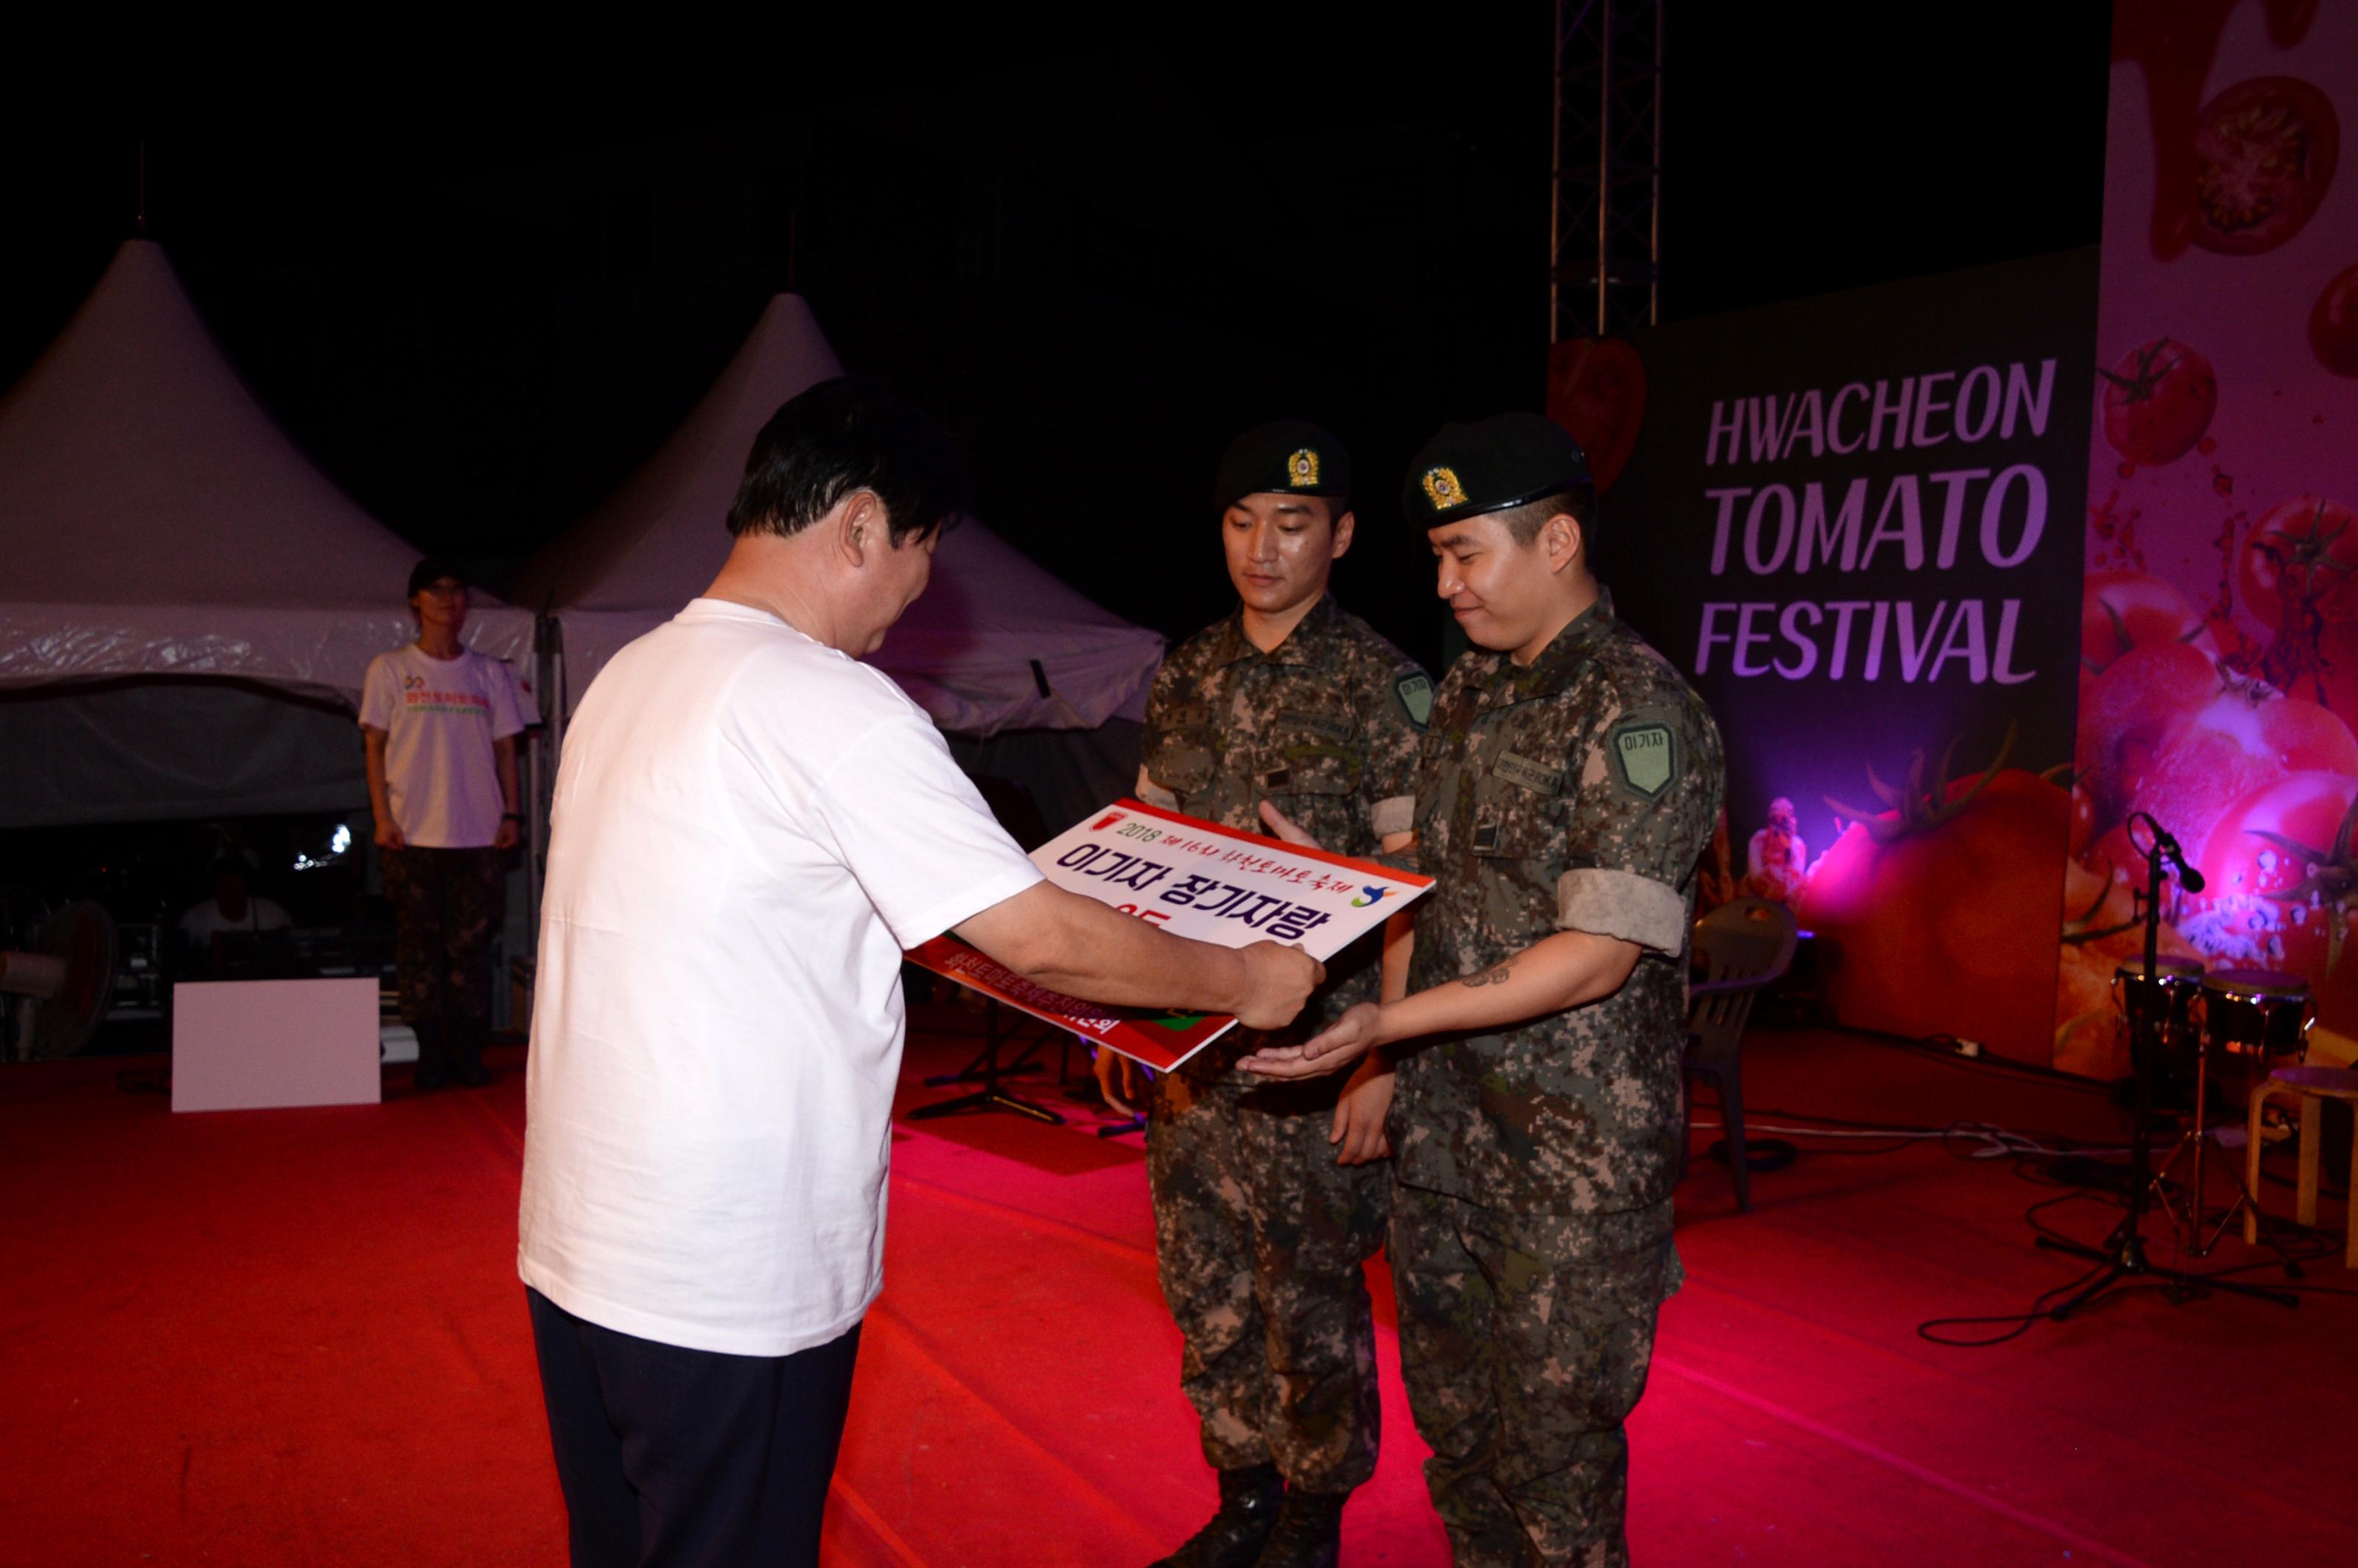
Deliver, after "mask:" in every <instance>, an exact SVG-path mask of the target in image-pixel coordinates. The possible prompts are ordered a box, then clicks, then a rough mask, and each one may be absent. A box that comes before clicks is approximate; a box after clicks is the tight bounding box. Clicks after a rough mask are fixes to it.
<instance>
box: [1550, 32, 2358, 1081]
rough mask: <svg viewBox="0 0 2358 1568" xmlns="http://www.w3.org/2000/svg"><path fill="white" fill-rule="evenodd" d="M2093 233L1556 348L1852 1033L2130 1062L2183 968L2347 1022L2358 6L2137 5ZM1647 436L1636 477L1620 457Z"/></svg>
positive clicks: (1663, 610)
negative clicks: (2257, 979) (2123, 999)
mask: <svg viewBox="0 0 2358 1568" xmlns="http://www.w3.org/2000/svg"><path fill="white" fill-rule="evenodd" d="M2114 15H2115V35H2114V39H2113V57H2114V63H2113V72H2112V85H2111V104H2110V123H2109V130H2108V136H2107V152H2106V168H2105V181H2104V227H2103V234H2104V243H2103V245H2102V247H2101V251H2100V252H2093V253H2078V254H2066V255H2059V256H2052V257H2047V258H2042V259H2035V260H2032V261H2027V262H2021V263H2014V264H2008V265H2002V266H1994V267H1985V268H1981V269H1977V270H1974V271H1970V272H1962V273H1957V274H1954V275H1951V276H1942V277H1934V278H1929V279H1924V280H1920V281H1918V282H1913V283H1907V284H1900V285H1895V286H1892V287H1885V288H1877V289H1869V290H1862V291H1858V292H1856V293H1852V294H1845V295H1839V296H1832V297H1826V298H1823V299H1817V300H1810V301H1804V302H1801V303H1800V304H1796V305H1791V306H1784V307H1778V308H1771V309H1765V310H1759V311H1753V312H1747V313H1744V314H1741V315H1734V316H1728V317H1723V318H1719V319H1713V320H1704V321H1695V322H1689V323H1682V324H1679V325H1675V326H1671V327H1666V328H1661V329H1658V330H1650V331H1648V332H1644V333H1641V334H1639V335H1637V336H1636V337H1635V338H1633V339H1632V340H1631V341H1628V342H1621V341H1584V342H1574V343H1564V344H1559V345H1557V347H1556V350H1555V351H1554V352H1553V355H1552V362H1551V366H1550V373H1551V385H1550V399H1549V407H1550V412H1551V413H1552V414H1553V415H1554V416H1556V417H1557V418H1558V419H1559V420H1560V421H1562V422H1563V424H1564V425H1565V426H1566V427H1568V428H1570V429H1571V430H1572V431H1573V433H1574V435H1576V436H1579V437H1581V438H1582V439H1583V441H1584V442H1585V444H1586V445H1587V446H1588V449H1589V450H1590V452H1591V455H1592V461H1593V464H1594V466H1595V469H1596V471H1597V475H1598V479H1599V481H1600V484H1602V485H1603V486H1604V487H1605V489H1604V495H1603V501H1602V507H1601V514H1602V515H1601V521H1602V524H1603V527H1602V530H1601V536H1600V538H1599V540H1598V542H1597V546H1596V548H1597V555H1598V559H1599V562H1600V568H1601V570H1602V572H1603V575H1604V576H1605V578H1606V581H1607V582H1608V583H1610V584H1611V585H1612V587H1613V588H1614V589H1615V590H1616V593H1617V596H1618V599H1619V600H1620V604H1621V608H1622V611H1623V612H1624V614H1625V615H1626V616H1627V617H1628V619H1629V620H1630V621H1631V622H1633V623H1634V624H1635V625H1636V626H1637V627H1638V629H1639V631H1640V632H1642V633H1645V634H1646V635H1647V636H1648V637H1649V638H1650V639H1651V640H1652V641H1653V642H1654V643H1655V645H1656V646H1657V647H1658V648H1660V650H1661V651H1662V652H1663V653H1664V654H1667V655H1669V656H1670V657H1671V659H1672V660H1673V661H1675V662H1676V663H1677V664H1678V665H1679V666H1680V667H1681V668H1682V670H1684V671H1686V672H1687V673H1688V675H1689V676H1691V678H1693V680H1694V682H1695V684H1696V686H1697V687H1699V688H1700V689H1701V690H1702V691H1703V693H1704V696H1705V697H1707V698H1709V700H1710V701H1711V703H1712V706H1713V708H1714V711H1715V712H1716V713H1717V715H1718V717H1719V721H1720V725H1721V727H1722V729H1723V730H1724V731H1725V734H1726V737H1727V742H1728V769H1729V777H1728V785H1729V788H1728V801H1729V823H1728V831H1727V833H1726V835H1725V837H1724V838H1723V840H1722V842H1721V843H1720V845H1719V846H1718V847H1717V848H1716V849H1715V850H1714V857H1713V862H1712V864H1710V865H1709V866H1707V867H1706V871H1707V873H1708V874H1707V875H1706V877H1705V879H1704V881H1705V884H1706V886H1707V887H1708V888H1709V889H1710V891H1711V893H1712V894H1713V895H1714V896H1716V897H1728V896H1733V895H1736V894H1738V893H1744V894H1753V895H1758V896H1762V897H1768V898H1773V899H1779V900H1780V901H1782V902H1785V903H1790V904H1791V905H1792V906H1794V908H1795V909H1796V911H1797V913H1798V914H1799V916H1800V919H1801V925H1802V927H1803V928H1804V929H1805V930H1811V931H1813V932H1814V933H1815V934H1816V935H1817V937H1818V938H1819V942H1818V946H1819V949H1820V962H1821V971H1822V978H1823V1000H1824V1001H1825V1002H1826V1004H1827V1006H1828V1009H1829V1011H1831V1012H1832V1014H1833V1018H1834V1020H1835V1021H1836V1022H1841V1023H1844V1024H1850V1025H1855V1026H1860V1027H1864V1028H1869V1029H1877V1030H1888V1031H1891V1032H1894V1033H1902V1034H1908V1035H1917V1036H1922V1035H1953V1036H1960V1037H1967V1038H1972V1039H1976V1040H1979V1041H1981V1042H1983V1043H1984V1044H1986V1045H1987V1046H1989V1047H1991V1048H1992V1049H1994V1050H1996V1051H1998V1052H2000V1053H2002V1054H2006V1055H2008V1056H2012V1057H2015V1058H2017V1059H2021V1060H2026V1061H2033V1062H2038V1063H2040V1064H2050V1065H2054V1066H2057V1067H2060V1068H2062V1069H2063V1070H2065V1071H2068V1072H2072V1073H2077V1074H2082V1075H2085V1076H2092V1077H2098V1078H2107V1079H2109V1078H2116V1077H2119V1076H2123V1075H2124V1074H2125V1073H2126V1071H2127V1070H2128V1061H2127V1052H2126V1044H2125V1040H2124V1038H2123V1035H2122V1031H2121V1028H2120V1025H2119V1018H2118V1010H2117V1008H2116V1007H2115V1001H2114V997H2113V994H2112V992H2113V986H2112V982H2113V977H2114V973H2115V968H2117V967H2118V966H2119V965H2120V964H2121V963H2122V962H2123V961H2124V960H2125V959H2128V958H2131V957H2135V956H2136V953H2137V951H2138V948H2139V946H2140V942H2141V935H2142V933H2141V932H2140V930H2139V929H2138V927H2137V925H2136V910H2135V906H2134V903H2133V901H2132V899H2131V897H2130V891H2131V888H2132V886H2133V885H2138V886H2141V885H2142V881H2143V879H2144V875H2145V861H2144V859H2143V856H2142V855H2141V853H2140V852H2139V845H2138V842H2137V841H2136V839H2135V838H2133V836H2132V833H2131V828H2130V822H2131V819H2132V817H2134V816H2137V815H2138V814H2147V815H2149V816H2152V817H2153V818H2154V819H2156V820H2158V821H2159V822H2160V823H2161V824H2162V825H2163V826H2164V827H2166V828H2168V829H2169V832H2170V833H2171V835H2172V836H2173V837H2175V838H2177V839H2178V840H2179V841H2180V843H2181V844H2182V845H2183V846H2184V849H2185V851H2186V854H2187V856H2188V857H2189V858H2190V860H2193V862H2194V864H2195V868H2196V870H2198V871H2200V872H2201V875H2202V877H2203V878H2204V879H2205V886H2204V889H2203V891H2202V892H2200V893H2199V894H2189V893H2187V892H2184V891H2183V890H2182V889H2180V888H2178V887H2176V886H2175V885H2174V884H2173V885H2171V886H2170V887H2169V888H2168V889H2167V891H2166V892H2165V896H2164V904H2163V911H2162V913H2163V916H2164V921H2163V925H2162V928H2161V946H2162V950H2163V952H2164V953H2165V954H2166V955H2169V956H2173V957H2190V958H2194V959H2198V960H2200V961H2201V963H2202V964H2203V965H2204V966H2205V968H2207V969H2210V970H2212V971H2216V970H2219V969H2223V968H2262V969H2266V970H2269V971H2273V972H2275V974H2276V975H2277V978H2278V980H2279V981H2288V982H2290V986H2289V987H2287V986H2285V985H2282V984H2278V985H2277V986H2276V988H2275V989H2277V991H2278V992H2279V993H2281V992H2283V991H2284V990H2286V989H2298V988H2299V986H2301V985H2304V984H2305V985H2306V986H2307V988H2308V989H2309V994H2310V995H2311V996H2312V998H2313V999H2314V1000H2315V1003H2316V1011H2317V1017H2318V1020H2319V1022H2320V1023H2321V1024H2323V1025H2325V1026H2326V1027H2328V1028H2331V1029H2333V1030H2336V1031H2339V1032H2341V1033H2343V1034H2353V1033H2358V941H2351V940H2348V938H2349V936H2350V935H2351V925H2352V916H2353V914H2358V849H2353V845H2358V734H2353V725H2358V513H2353V503H2358V190H2353V187H2352V185H2351V183H2350V182H2351V178H2352V171H2350V170H2347V169H2343V168H2341V161H2342V135H2343V134H2344V127H2346V126H2348V125H2350V124H2353V120H2352V116H2353V114H2358V7H2353V6H2299V5H2292V6H2280V5H2263V4H2260V3H2259V0H2242V3H2240V4H2239V3H2238V0H2140V3H2139V4H2137V5H2119V6H2115V8H2114ZM1625 465H1626V467H1625Z"/></svg>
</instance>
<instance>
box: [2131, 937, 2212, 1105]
mask: <svg viewBox="0 0 2358 1568" xmlns="http://www.w3.org/2000/svg"><path fill="white" fill-rule="evenodd" d="M2154 971H2155V979H2154V983H2153V984H2152V985H2150V986H2148V985H2147V983H2146V979H2145V957H2144V956H2143V955H2142V954H2140V955H2139V956H2138V957H2134V958H2128V959H2125V960H2123V961H2122V962H2121V963H2120V964H2119V965H2118V966H2117V967H2115V968H2114V970H2113V1018H2114V1023H2115V1027H2116V1028H2117V1029H2119V1030H2120V1031H2121V1037H2122V1039H2123V1040H2124V1041H2131V1040H2134V1039H2135V1034H2134V1033H2133V1032H2134V1031H2135V1030H2136V1029H2137V1028H2138V1027H2139V1026H2141V1025H2143V1024H2145V1023H2146V1022H2147V1021H2148V1019H2147V1015H2148V1014H2150V1015H2151V1016H2150V1022H2151V1023H2152V1025H2153V1030H2154V1059H2153V1060H2152V1061H2151V1062H2150V1063H2147V1064H2145V1065H2144V1068H2143V1070H2145V1071H2147V1072H2149V1073H2151V1074H2152V1075H2153V1077H2154V1085H2153V1088H2154V1098H2155V1100H2156V1102H2157V1103H2159V1104H2164V1105H2183V1104H2186V1103H2188V1101H2189V1098H2190V1096H2191V1095H2192V1094H2193V1092H2194V1088H2195V1078H2196V1074H2195V1066H2196V1064H2197V1059H2198V1058H2199V1057H2200V1056H2201V1051H2202V1036H2201V1031H2200V1030H2199V1029H2198V1028H2197V1026H2196V1022H2195V1005H2196V1003H2197V1002H2198V1001H2200V1000H2201V996H2202V965H2201V962H2199V961H2198V960H2196V959H2193V958H2174V957H2169V956H2167V955H2164V956H2163V957H2161V958H2160V959H2159V960H2158V962H2157V963H2156V964H2155V965H2154ZM2130 1061H2131V1064H2132V1065H2133V1066H2134V1065H2136V1057H2135V1056H2134V1054H2132V1055H2131V1057H2130Z"/></svg>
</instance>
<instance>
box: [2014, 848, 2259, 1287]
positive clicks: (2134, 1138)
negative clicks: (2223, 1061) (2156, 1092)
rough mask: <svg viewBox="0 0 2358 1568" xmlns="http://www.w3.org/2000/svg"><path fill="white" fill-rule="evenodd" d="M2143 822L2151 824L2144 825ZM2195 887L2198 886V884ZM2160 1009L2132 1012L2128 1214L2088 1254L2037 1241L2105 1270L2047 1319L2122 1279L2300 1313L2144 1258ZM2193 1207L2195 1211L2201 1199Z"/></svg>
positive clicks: (2154, 883)
mask: <svg viewBox="0 0 2358 1568" xmlns="http://www.w3.org/2000/svg"><path fill="white" fill-rule="evenodd" d="M2148 820H2150V819H2149V818H2148ZM2161 861H2162V850H2161V849H2160V847H2159V845H2158V844H2157V845H2156V846H2155V847H2154V848H2153V849H2149V850H2147V853H2146V889H2145V979H2144V980H2143V982H2142V983H2144V984H2147V985H2152V984H2153V983H2154V979H2155V977H2156V976H2158V974H2159V973H2160V968H2159V965H2160V960H2161V953H2160V947H2161ZM2198 885H2199V884H2198ZM2161 1013H2162V1009H2161V1008H2160V1007H2158V1005H2154V1004H2153V1003H2152V1002H2151V1001H2150V1000H2148V1004H2147V1006H2144V1007H2137V1008H2131V1009H2130V1010H2129V1076H2130V1078H2131V1081H2132V1083H2133V1084H2134V1107H2133V1108H2132V1110H2131V1112H2130V1115H2131V1116H2132V1118H2133V1120H2132V1122H2131V1124H2130V1130H2129V1212H2128V1214H2127V1215H2126V1216H2125V1217H2123V1219H2122V1220H2121V1222H2120V1224H2118V1225H2116V1226H2115V1227H2113V1233H2112V1234H2111V1235H2110V1236H2108V1237H2106V1238H2104V1242H2103V1243H2102V1244H2101V1245H2099V1246H2095V1247H2090V1246H2087V1245H2085V1244H2084V1243H2082V1242H2078V1241H2067V1240H2064V1239H2063V1238H2061V1237H2054V1236H2041V1237H2039V1247H2040V1248H2042V1249H2046V1250H2049V1251H2054V1252H2068V1253H2071V1255H2072V1256H2074V1257H2077V1258H2086V1259H2089V1260H2092V1261H2093V1262H2097V1263H2101V1264H2103V1265H2104V1268H2103V1270H2102V1271H2099V1272H2098V1274H2097V1275H2096V1277H2095V1278H2094V1279H2093V1280H2092V1281H2089V1282H2088V1283H2087V1284H2086V1285H2085V1286H2083V1287H2082V1289H2081V1290H2080V1291H2079V1292H2077V1293H2076V1294H2074V1295H2073V1296H2072V1297H2071V1299H2070V1300H2069V1301H2066V1302H2064V1303H2062V1304H2061V1305H2060V1306H2058V1307H2056V1308H2055V1309H2054V1310H2053V1311H2052V1312H2050V1314H2048V1315H2049V1316H2050V1317H2051V1318H2052V1319H2053V1320H2054V1321H2055V1322H2057V1323H2061V1322H2062V1321H2063V1320H2064V1319H2066V1318H2068V1317H2070V1316H2071V1314H2073V1313H2076V1312H2078V1311H2079V1310H2080V1309H2081V1308H2082V1307H2083V1306H2086V1305H2087V1304H2088V1303H2091V1302H2093V1301H2094V1300H2095V1299H2096V1298H2097V1297H2099V1296H2101V1295H2103V1294H2104V1292H2107V1291H2109V1290H2111V1289H2112V1288H2113V1287H2114V1286H2115V1285H2117V1284H2119V1283H2120V1282H2121V1281H2123V1280H2127V1279H2138V1280H2155V1281H2160V1282H2161V1283H2162V1284H2163V1285H2164V1286H2165V1287H2166V1288H2167V1289H2168V1290H2169V1295H2170V1299H2171V1300H2173V1301H2185V1300H2190V1299H2191V1298H2194V1297H2197V1296H2201V1295H2202V1294H2204V1293H2206V1292H2211V1291H2224V1292H2228V1293H2229V1294H2230V1295H2238V1296H2255V1297H2257V1298H2258V1299H2259V1300H2261V1301H2264V1302H2274V1303H2277V1305H2279V1306H2288V1307H2289V1306H2299V1304H2300V1298H2299V1296H2297V1295H2294V1294H2293V1293H2292V1292H2289V1291H2272V1290H2270V1289H2268V1288H2267V1287H2266V1286H2265V1285H2253V1284H2246V1283H2244V1281H2240V1280H2223V1279H2219V1278H2217V1277H2216V1276H2214V1275H2203V1274H2188V1273H2181V1272H2180V1271H2178V1270H2175V1269H2163V1268H2159V1267H2157V1266H2156V1265H2155V1264H2154V1262H2153V1261H2152V1260H2150V1259H2148V1258H2147V1256H2146V1252H2145V1236H2144V1234H2143V1232H2144V1228H2145V1214H2146V1200H2147V1197H2148V1196H2149V1195H2152V1194H2153V1192H2154V1191H2155V1189H2156V1187H2157V1185H2158V1179H2157V1178H2156V1176H2155V1174H2154V1169H2153V1075H2154V1072H2155V1069H2156V1067H2157V1065H2158V1063H2159V1060H2160V1042H2158V1040H2156V1039H2155V1038H2154V1033H2155V1031H2156V1029H2157V1027H2158V1024H2159V1022H2160V1019H2161ZM2201 1115H2202V1112H2201V1102H2200V1101H2199V1100H2198V1101H2197V1102H2196V1109H2195V1118H2196V1124H2197V1125H2198V1126H2199V1125H2201ZM2195 1203H2196V1205H2197V1206H2198V1208H2199V1206H2200V1205H2201V1194H2200V1193H2199V1192H2198V1193H2197V1194H2196V1195H2195Z"/></svg>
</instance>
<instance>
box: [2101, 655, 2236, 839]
mask: <svg viewBox="0 0 2358 1568" xmlns="http://www.w3.org/2000/svg"><path fill="white" fill-rule="evenodd" d="M2220 689H2221V688H2220V684H2219V671H2218V668H2217V666H2215V665H2212V662H2211V656H2210V655H2209V654H2206V653H2204V652H2203V651H2202V650H2201V649H2200V648H2196V647H2191V646H2189V645H2188V644H2186V643H2180V642H2174V641H2173V642H2161V643H2146V644H2145V645H2144V646H2142V647H2137V648H2132V649H2130V650H2129V651H2128V652H2127V653H2125V654H2122V655H2121V656H2120V657H2119V658H2117V659H2115V660H2114V661H2113V663H2112V665H2110V666H2109V667H2108V668H2106V670H2105V671H2104V674H2103V675H2101V676H2097V677H2096V679H2095V682H2094V684H2093V685H2092V686H2091V687H2089V688H2088V693H2087V695H2086V696H2085V697H2083V698H2082V700H2081V703H2080V733H2079V743H2078V748H2077V750H2078V762H2079V769H2080V782H2081V783H2082V784H2083V785H2084V786H2085V787H2086V789H2087V791H2088V795H2089V797H2090V799H2091V800H2092V801H2093V804H2094V809H2095V821H2096V824H2097V826H2099V827H2102V826H2105V825H2108V824H2111V823H2114V822H2117V821H2118V820H2120V818H2121V816H2122V815H2123V813H2125V811H2127V809H2128V806H2129V803H2130V802H2131V801H2133V800H2135V799H2136V798H2137V796H2138V795H2140V794H2141V793H2142V791H2143V789H2144V787H2145V778H2146V775H2147V773H2149V772H2151V771H2152V768H2153V765H2154V761H2155V759H2156V758H2158V756H2159V755H2160V754H2161V750H2162V745H2163V741H2164V739H2165V738H2166V737H2167V736H2169V735H2170V734H2171V733H2172V732H2173V731H2175V730H2178V729H2179V728H2180V726H2182V725H2183V724H2184V723H2185V721H2186V720H2187V719H2190V718H2192V717H2193V716H2194V715H2195V714H2197V713H2199V712H2201V710H2202V709H2203V708H2207V707H2208V706H2209V705H2210V704H2211V703H2212V701H2214V700H2216V698H2217V697H2218V696H2219V693H2220Z"/></svg>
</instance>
